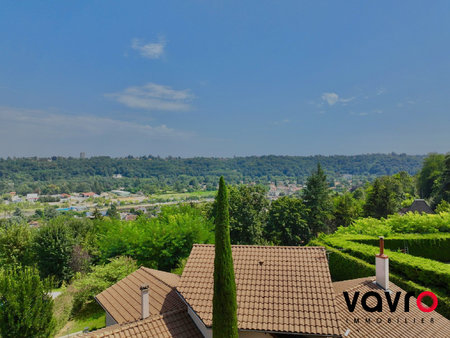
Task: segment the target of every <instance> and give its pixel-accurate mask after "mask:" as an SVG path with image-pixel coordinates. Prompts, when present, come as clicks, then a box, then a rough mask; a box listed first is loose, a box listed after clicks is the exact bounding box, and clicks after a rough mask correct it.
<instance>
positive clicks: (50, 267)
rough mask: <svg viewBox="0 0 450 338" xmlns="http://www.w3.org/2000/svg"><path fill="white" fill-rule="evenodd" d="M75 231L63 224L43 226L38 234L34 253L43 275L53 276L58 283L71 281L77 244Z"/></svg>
mask: <svg viewBox="0 0 450 338" xmlns="http://www.w3.org/2000/svg"><path fill="white" fill-rule="evenodd" d="M73 235H74V234H73V231H72V230H71V229H70V228H69V227H68V226H67V224H65V223H63V222H53V223H47V224H45V225H43V226H42V227H41V228H40V229H39V231H38V232H37V234H36V237H35V241H34V251H35V254H36V258H37V264H38V267H39V271H40V272H41V275H42V276H44V277H49V276H52V277H54V278H55V280H56V282H58V283H62V282H63V281H69V280H70V279H71V277H72V275H73V272H72V270H71V269H70V261H71V257H72V250H73V246H74V244H75V240H74V236H73Z"/></svg>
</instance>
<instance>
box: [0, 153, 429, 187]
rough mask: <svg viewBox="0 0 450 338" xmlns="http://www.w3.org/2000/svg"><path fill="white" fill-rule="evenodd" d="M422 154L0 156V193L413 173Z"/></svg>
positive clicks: (265, 182)
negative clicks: (317, 171) (320, 172)
mask: <svg viewBox="0 0 450 338" xmlns="http://www.w3.org/2000/svg"><path fill="white" fill-rule="evenodd" d="M424 157H425V156H422V155H406V154H394V153H392V154H367V155H355V156H337V155H336V156H274V155H269V156H251V157H234V158H206V157H198V158H175V157H168V158H160V157H154V156H141V157H133V156H128V157H125V158H111V157H106V156H100V157H92V158H88V159H77V158H70V157H69V158H64V157H52V158H18V159H10V158H8V159H0V193H6V192H9V191H16V192H18V193H21V194H22V193H28V192H31V191H36V192H40V193H42V194H56V193H70V192H82V191H95V192H97V193H99V192H102V191H108V190H111V189H115V188H118V187H125V188H126V189H127V190H130V191H132V192H135V191H143V192H145V193H154V192H157V191H160V190H162V189H166V188H167V187H170V188H172V189H174V190H176V191H180V190H182V189H196V188H198V187H200V186H202V187H203V188H205V187H206V189H210V190H215V189H216V186H217V182H218V178H219V177H220V176H224V178H225V179H226V181H227V182H228V183H229V184H238V183H249V182H256V183H260V184H267V183H268V182H273V181H278V180H285V179H289V180H291V181H294V182H295V181H296V182H298V183H304V182H305V180H306V178H307V177H308V175H309V174H310V173H311V171H312V170H313V169H314V168H315V166H316V165H317V163H321V164H322V167H323V169H324V171H325V172H326V173H327V175H329V177H331V178H334V177H339V176H340V175H343V174H349V175H357V176H364V177H376V176H383V175H392V174H394V173H396V172H399V171H406V172H407V173H409V174H415V173H417V171H418V170H419V169H420V167H421V165H422V161H423V159H424ZM114 175H121V176H122V178H120V179H114V178H113V176H114Z"/></svg>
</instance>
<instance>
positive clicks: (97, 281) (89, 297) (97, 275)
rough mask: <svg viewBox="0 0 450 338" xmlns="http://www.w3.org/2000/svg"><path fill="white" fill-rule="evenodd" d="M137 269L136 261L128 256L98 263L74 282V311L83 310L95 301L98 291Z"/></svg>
mask: <svg viewBox="0 0 450 338" xmlns="http://www.w3.org/2000/svg"><path fill="white" fill-rule="evenodd" d="M136 269H137V265H136V261H134V260H132V259H131V258H128V257H118V258H114V259H112V260H111V262H110V263H109V264H105V265H97V266H95V267H94V268H93V269H92V272H91V273H89V274H87V275H85V276H83V277H79V278H78V279H77V280H75V281H74V283H73V308H72V313H77V312H79V311H81V310H82V309H83V308H84V307H85V306H88V305H89V304H91V303H93V302H94V297H95V295H97V294H98V293H100V292H102V291H104V290H106V289H107V288H109V287H110V286H111V285H113V284H115V283H117V282H118V281H119V280H121V279H122V278H125V277H126V276H128V275H129V274H130V273H132V272H134V271H135V270H136Z"/></svg>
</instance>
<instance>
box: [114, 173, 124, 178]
mask: <svg viewBox="0 0 450 338" xmlns="http://www.w3.org/2000/svg"><path fill="white" fill-rule="evenodd" d="M122 177H123V176H122V175H121V174H114V175H113V178H122Z"/></svg>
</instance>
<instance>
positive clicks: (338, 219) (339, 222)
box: [333, 193, 362, 227]
mask: <svg viewBox="0 0 450 338" xmlns="http://www.w3.org/2000/svg"><path fill="white" fill-rule="evenodd" d="M333 203H334V208H333V209H334V212H333V222H334V224H335V227H338V226H349V225H350V224H351V223H352V222H353V221H354V220H355V219H357V218H358V217H360V216H361V214H362V204H361V202H360V201H358V200H356V199H355V198H353V196H352V194H351V193H345V194H343V195H340V196H337V197H335V198H334V199H333Z"/></svg>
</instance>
